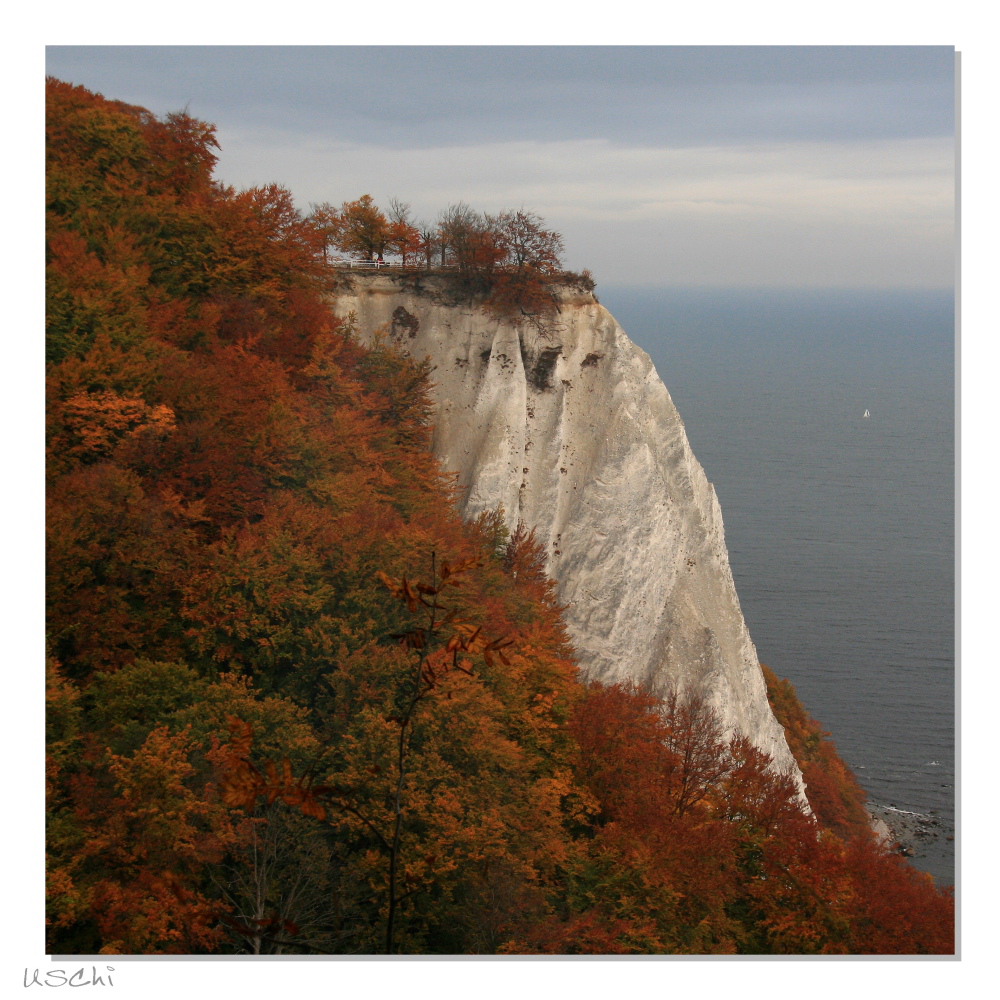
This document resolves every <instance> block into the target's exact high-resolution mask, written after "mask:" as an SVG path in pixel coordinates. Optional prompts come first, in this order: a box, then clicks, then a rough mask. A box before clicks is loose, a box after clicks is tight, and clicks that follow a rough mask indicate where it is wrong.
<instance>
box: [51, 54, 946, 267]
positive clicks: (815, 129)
mask: <svg viewBox="0 0 1000 1000" xmlns="http://www.w3.org/2000/svg"><path fill="white" fill-rule="evenodd" d="M48 70H49V72H51V73H53V74H55V75H57V76H60V77H62V78H63V79H69V80H71V81H72V82H74V83H81V84H83V85H84V86H88V87H90V88H91V89H95V90H99V91H101V92H103V93H105V95H106V96H109V97H114V98H119V99H122V100H126V101H130V102H132V103H137V104H142V105H144V106H146V107H149V108H150V109H151V110H153V111H154V112H157V113H163V112H165V111H168V110H175V109H177V108H180V107H184V106H188V107H189V109H190V111H191V113H192V114H195V115H197V116H199V117H201V118H205V119H207V120H209V121H213V122H215V123H216V124H217V125H218V128H219V137H220V141H221V143H222V146H223V151H222V156H221V158H220V162H219V175H220V177H221V178H222V179H223V180H225V181H226V182H227V183H232V184H235V185H237V186H249V185H252V184H262V183H267V182H271V181H278V182H280V183H283V184H285V185H286V186H287V187H289V188H290V189H291V190H292V191H293V192H294V194H295V195H296V198H297V200H298V201H299V203H300V205H302V206H303V207H305V206H306V205H308V204H309V203H311V202H318V201H326V200H329V201H333V202H335V203H339V202H340V201H342V200H345V199H347V198H354V197H357V196H358V195H360V194H362V193H366V192H367V193H371V194H372V195H373V196H374V197H375V198H376V200H377V201H380V202H382V203H384V202H385V201H386V200H387V199H388V198H389V197H390V196H397V197H400V198H402V199H403V200H405V201H409V202H410V203H411V204H412V205H413V208H414V210H415V211H416V213H417V214H418V215H420V216H422V217H425V218H428V219H433V217H434V216H435V215H436V214H437V212H438V211H440V210H441V209H443V208H444V207H446V206H447V205H448V204H451V203H454V202H457V201H460V200H464V201H467V202H468V203H470V204H472V205H473V206H474V207H476V208H479V209H482V210H485V211H494V210H497V209H501V208H507V207H520V206H525V207H528V208H530V209H532V210H534V211H537V212H539V213H540V214H542V215H543V216H544V217H545V218H546V219H547V220H548V221H549V223H550V224H551V225H553V226H555V227H556V228H558V229H560V231H562V232H563V234H564V236H565V237H566V243H567V247H568V251H569V253H568V256H569V258H570V260H569V263H570V264H571V265H573V266H576V267H584V266H586V267H590V268H591V269H592V270H593V271H594V272H595V274H596V275H597V277H598V279H599V280H601V279H603V280H606V281H624V280H631V281H634V282H636V283H639V282H643V281H648V282H655V281H669V282H672V283H697V284H770V285H775V284H786V285H802V284H804V285H853V284H863V285H873V284H874V285H900V284H901V285H910V286H912V285H938V286H940V285H947V284H949V283H950V282H951V280H952V272H953V265H952V258H953V253H954V251H953V244H954V233H953V228H954V227H953V205H952V202H953V186H954V179H953V152H952V146H953V141H954V140H953V136H954V127H955V123H954V107H953V105H954V79H953V73H954V66H953V50H951V49H950V48H946V47H850V48H831V47H819V48H806V47H780V48H763V47H750V48H743V47H736V48H688V47H686V48H670V47H641V46H640V47H589V46H581V47H572V46H564V47H553V48H544V47H523V48H503V47H488V46H487V47H474V48H473V47H458V48H430V47H392V48H378V47H376V48H372V47H354V46H350V47H325V48H314V47H308V46H304V47H296V48H190V47H183V48H171V47H162V48H161V47H152V48H129V47H120V48H113V49H107V48H72V47H71V48H50V49H49V50H48Z"/></svg>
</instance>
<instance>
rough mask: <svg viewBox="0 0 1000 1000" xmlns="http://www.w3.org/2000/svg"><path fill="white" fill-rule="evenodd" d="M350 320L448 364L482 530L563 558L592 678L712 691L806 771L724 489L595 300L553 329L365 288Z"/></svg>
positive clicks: (457, 458) (583, 296)
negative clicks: (774, 705)
mask: <svg viewBox="0 0 1000 1000" xmlns="http://www.w3.org/2000/svg"><path fill="white" fill-rule="evenodd" d="M346 281H347V285H346V288H345V290H344V291H343V292H342V293H340V294H339V295H338V298H337V302H336V310H337V312H338V314H340V315H342V316H347V315H349V314H351V313H353V314H354V315H355V318H356V324H357V330H358V334H359V336H360V337H361V338H362V339H370V338H371V337H372V336H373V335H374V334H375V333H376V331H379V330H383V331H385V332H386V334H387V335H388V337H389V338H390V339H391V340H392V341H393V342H395V343H397V344H399V345H401V346H402V347H403V348H404V349H405V350H406V351H408V352H409V353H410V354H411V355H413V356H415V357H424V356H428V357H430V359H431V361H432V363H433V364H434V366H435V369H434V372H433V375H432V379H433V381H434V400H435V405H436V425H435V433H434V449H435V451H436V453H437V455H438V456H439V458H440V459H441V461H442V462H443V464H444V466H445V467H446V468H448V469H450V470H452V471H454V472H455V473H457V474H458V477H459V483H460V485H461V487H462V489H463V497H464V501H463V502H464V510H463V513H464V514H465V515H466V516H467V517H474V516H475V515H476V514H478V513H479V512H480V511H482V510H484V509H488V508H495V507H496V506H497V505H498V504H503V506H504V509H505V511H506V514H507V522H508V526H509V527H511V528H513V527H514V526H516V524H517V522H518V521H519V520H523V521H524V523H525V524H526V525H527V526H529V527H534V528H535V531H536V534H537V536H538V538H539V540H540V541H542V542H543V543H544V544H545V545H546V548H547V552H548V571H549V574H550V575H551V576H552V577H553V579H555V580H556V581H557V583H558V586H559V596H560V599H561V600H562V602H563V603H564V604H565V605H566V607H567V610H566V619H567V625H568V627H569V630H570V634H571V636H572V638H573V641H574V643H575V645H576V648H577V651H578V654H579V659H580V663H581V666H582V669H583V671H584V672H585V674H586V676H587V677H588V678H591V679H597V680H601V681H604V682H615V681H619V680H625V679H634V680H636V681H640V682H644V683H648V684H649V685H650V686H651V687H652V689H653V690H654V691H656V692H659V693H662V694H664V695H666V694H667V693H668V692H669V691H670V690H671V689H674V688H676V689H678V690H679V691H681V692H682V693H699V694H701V695H702V696H703V697H704V698H705V699H706V700H707V701H708V702H709V703H710V704H711V705H712V707H713V708H715V710H716V711H717V712H718V713H719V716H720V717H721V719H722V720H723V722H724V724H725V725H726V726H727V727H729V728H730V729H731V730H732V731H736V732H740V733H743V734H745V735H746V736H748V737H749V738H750V739H751V740H752V741H753V742H754V743H755V744H756V745H757V746H758V747H760V748H761V749H763V750H765V751H767V752H768V753H770V754H771V755H772V756H773V757H774V759H775V763H776V765H777V766H778V767H779V769H781V770H783V771H787V772H790V773H793V774H795V775H798V768H797V767H796V765H795V763H794V760H793V758H792V756H791V754H790V752H789V750H788V747H787V744H786V743H785V738H784V733H783V731H782V729H781V727H780V725H779V724H778V723H777V721H776V720H775V719H774V716H773V715H772V714H771V710H770V707H769V706H768V703H767V695H766V692H765V687H764V681H763V678H762V675H761V671H760V667H759V664H758V661H757V654H756V651H755V649H754V646H753V643H752V642H751V640H750V635H749V633H748V631H747V628H746V624H745V622H744V620H743V615H742V612H741V610H740V605H739V600H738V598H737V596H736V589H735V587H734V585H733V577H732V572H731V570H730V567H729V557H728V553H727V550H726V544H725V537H724V532H723V524H722V515H721V511H720V509H719V503H718V500H717V498H716V495H715V490H714V489H713V487H712V485H711V483H709V482H708V480H707V479H706V477H705V473H704V471H703V470H702V468H701V466H700V465H699V463H698V461H697V459H696V458H695V456H694V454H693V453H692V451H691V448H690V446H689V444H688V440H687V435H686V433H685V431H684V425H683V423H682V422H681V419H680V416H679V415H678V413H677V410H676V408H675V407H674V405H673V402H672V401H671V399H670V395H669V393H668V392H667V390H666V388H665V387H664V385H663V383H662V382H661V381H660V379H659V376H658V375H657V373H656V370H655V369H654V367H653V364H652V362H651V361H650V359H649V357H648V355H646V354H645V352H643V351H642V350H640V349H639V348H638V347H636V345H635V344H633V343H632V342H631V341H630V340H629V339H628V337H627V336H626V335H625V332H624V331H623V330H622V328H621V327H620V326H619V325H618V324H617V322H615V319H614V317H613V316H612V315H611V314H610V313H609V312H608V311H607V310H606V309H604V308H603V307H602V306H601V305H599V304H598V303H597V302H596V300H595V299H594V297H593V295H591V294H590V293H587V292H576V291H573V290H570V289H564V290H562V291H561V293H560V301H559V313H558V315H557V316H556V317H554V319H552V320H551V321H549V322H547V323H546V324H545V325H544V326H543V327H541V328H540V327H538V326H534V325H532V324H531V323H527V322H526V323H524V324H522V325H514V324H512V323H511V322H506V321H501V320H498V319H496V318H495V317H492V316H490V315H489V314H488V313H486V312H485V311H484V310H482V309H478V308H475V307H471V306H467V305H455V304H449V302H448V301H447V298H446V297H444V296H443V295H441V294H439V293H440V292H441V288H440V286H436V285H435V283H434V279H433V278H428V279H423V280H422V282H421V287H420V289H419V290H416V289H414V288H412V287H411V288H409V289H407V288H406V287H405V282H404V280H403V279H401V278H399V277H390V276H389V275H387V274H384V273H383V274H357V275H352V276H351V277H350V278H348V279H346Z"/></svg>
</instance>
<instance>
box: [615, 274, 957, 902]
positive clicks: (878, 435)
mask: <svg viewBox="0 0 1000 1000" xmlns="http://www.w3.org/2000/svg"><path fill="white" fill-rule="evenodd" d="M597 291H598V295H599V297H600V299H601V302H602V303H603V304H604V305H605V306H607V307H608V308H609V309H610V310H611V312H612V313H613V314H614V315H615V317H616V319H618V321H619V322H620V323H621V325H622V326H623V327H624V328H625V330H626V332H627V333H628V334H629V336H630V337H631V338H632V340H634V341H635V342H636V343H637V344H639V346H640V347H642V348H643V349H644V350H646V351H647V352H648V353H649V354H650V356H651V357H652V359H653V362H654V363H655V365H656V367H657V370H658V371H659V373H660V376H661V377H662V379H663V381H664V382H665V384H666V386H667V388H668V389H669V391H670V394H671V396H672V398H673V400H674V402H675V404H676V405H677V408H678V410H679V411H680V414H681V417H682V418H683V420H684V424H685V427H686V428H687V432H688V437H689V439H690V441H691V445H692V447H693V449H694V452H695V454H696V455H697V456H698V459H699V461H700V462H701V464H702V465H703V466H704V468H705V471H706V473H707V475H708V477H709V479H710V480H711V481H712V482H713V484H714V485H715V488H716V491H717V492H718V495H719V500H720V503H721V504H722V512H723V517H724V520H725V524H726V536H727V541H728V545H729V552H730V558H731V562H732V568H733V575H734V577H735V579H736V586H737V590H738V592H739V596H740V601H741V604H742V606H743V612H744V615H745V617H746V620H747V624H748V626H749V628H750V634H751V636H752V637H753V639H754V643H755V645H756V646H757V651H758V655H759V656H760V659H761V661H762V662H764V663H767V664H768V665H769V666H770V667H771V668H772V669H773V670H774V671H775V672H776V673H777V674H778V675H779V676H783V677H788V678H789V679H790V680H791V681H792V682H793V683H794V684H795V686H796V688H797V690H798V692H799V695H800V697H801V698H802V700H803V702H804V703H805V705H806V707H807V709H808V710H809V711H810V713H811V714H813V715H814V716H815V717H816V718H817V719H819V720H820V722H821V723H822V725H823V726H824V728H825V729H827V730H828V731H829V732H830V733H831V734H832V737H833V739H834V742H835V743H836V744H837V747H838V749H839V750H840V751H841V754H842V755H843V756H844V758H845V759H846V760H847V762H848V763H849V764H850V766H851V767H852V768H853V769H854V771H855V773H856V774H857V775H858V778H859V779H860V780H861V782H862V784H863V785H864V786H865V788H866V789H867V791H868V792H869V795H870V796H871V799H872V801H873V802H875V803H879V804H881V805H884V806H891V807H893V808H895V809H899V810H903V811H906V812H910V813H914V814H917V816H918V817H919V818H921V819H923V820H924V829H925V830H926V831H927V833H928V836H926V837H924V838H921V839H920V840H919V841H918V854H917V856H916V857H915V858H914V863H915V864H917V865H918V866H919V867H922V868H924V869H925V870H927V871H930V872H931V873H932V874H934V876H935V877H936V878H937V879H938V880H939V882H941V883H944V884H950V883H952V882H953V881H954V842H953V841H952V840H951V839H950V838H951V837H952V836H953V834H954V832H955V831H954V823H955V820H954V817H955V789H954V784H955V660H954V657H955V642H954V638H955V601H954V590H955V574H954V566H955V558H954V551H955V527H954V496H955V466H954V461H955V459H954V439H955V421H954V413H955V392H954V384H955V382H954V374H955V373H954V355H955V348H954V319H953V299H952V296H951V293H950V292H948V293H944V292H942V293H914V292H892V293H887V292H872V291H863V292H856V291H855V292H844V291H836V292H835V291H818V292H812V291H811V292H808V293H805V292H801V291H797V292H775V291H770V290H768V291H732V290H727V291H705V290H690V289H688V290H677V289H650V288H641V289H639V288H614V287H608V288H602V287H599V288H598V290H597ZM866 409H867V410H868V411H869V412H870V417H868V418H865V417H864V412H865V410H866Z"/></svg>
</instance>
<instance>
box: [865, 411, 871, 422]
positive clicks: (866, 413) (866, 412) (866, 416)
mask: <svg viewBox="0 0 1000 1000" xmlns="http://www.w3.org/2000/svg"><path fill="white" fill-rule="evenodd" d="M870 416H871V414H870V413H869V412H868V411H867V410H865V420H867V419H868V418H869V417H870Z"/></svg>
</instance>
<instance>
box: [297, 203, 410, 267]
mask: <svg viewBox="0 0 1000 1000" xmlns="http://www.w3.org/2000/svg"><path fill="white" fill-rule="evenodd" d="M312 219H313V221H314V222H315V223H316V224H317V225H318V226H319V227H320V228H321V229H322V231H323V232H324V234H325V235H326V237H327V240H328V241H329V243H331V244H332V245H333V246H334V247H335V248H336V249H338V250H340V251H341V252H342V253H346V254H349V255H351V256H352V257H356V258H358V259H359V260H374V259H375V258H376V257H378V256H379V254H381V253H384V252H385V249H386V247H387V245H388V244H389V243H390V241H391V239H392V224H391V223H390V220H389V219H388V218H387V217H386V215H385V213H384V212H383V211H382V210H381V209H380V208H379V207H378V206H377V205H376V204H375V201H374V199H373V198H372V196H371V195H370V194H364V195H362V196H361V197H360V198H358V199H357V200H356V201H345V202H344V203H343V204H342V205H341V206H340V208H339V209H337V208H334V207H333V206H332V205H330V204H329V203H328V202H324V203H323V204H321V205H318V206H317V207H315V208H314V210H313V212H312Z"/></svg>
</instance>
